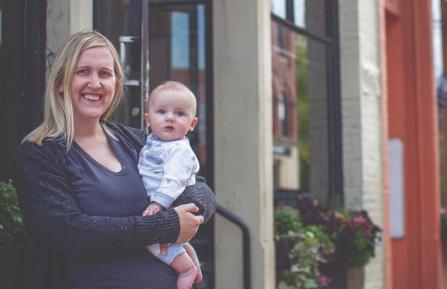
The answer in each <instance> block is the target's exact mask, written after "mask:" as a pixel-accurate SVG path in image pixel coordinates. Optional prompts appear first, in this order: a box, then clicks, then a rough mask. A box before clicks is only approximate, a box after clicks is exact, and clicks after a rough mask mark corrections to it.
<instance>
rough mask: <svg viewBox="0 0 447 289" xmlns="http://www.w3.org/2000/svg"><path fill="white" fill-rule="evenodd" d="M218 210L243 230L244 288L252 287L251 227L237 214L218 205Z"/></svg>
mask: <svg viewBox="0 0 447 289" xmlns="http://www.w3.org/2000/svg"><path fill="white" fill-rule="evenodd" d="M216 212H217V213H219V214H220V215H221V216H222V217H224V218H225V219H227V220H228V221H230V222H231V223H233V224H235V225H237V226H238V227H239V228H240V229H241V231H242V243H243V245H242V246H243V250H242V251H243V265H244V276H243V278H244V289H251V254H250V249H251V248H250V229H249V228H248V226H247V224H245V222H244V221H242V219H241V218H239V217H238V216H237V215H236V214H234V213H233V212H231V211H229V210H227V209H225V208H224V207H222V206H221V205H217V209H216Z"/></svg>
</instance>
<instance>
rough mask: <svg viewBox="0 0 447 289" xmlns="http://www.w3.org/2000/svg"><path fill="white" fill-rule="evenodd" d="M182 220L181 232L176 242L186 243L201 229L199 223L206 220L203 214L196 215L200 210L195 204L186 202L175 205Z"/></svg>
mask: <svg viewBox="0 0 447 289" xmlns="http://www.w3.org/2000/svg"><path fill="white" fill-rule="evenodd" d="M174 210H175V211H176V212H177V215H178V218H179V221H180V233H179V236H178V239H177V241H176V243H186V242H188V241H189V240H191V239H192V237H194V235H195V234H196V233H197V230H198V229H199V225H200V224H202V223H203V222H204V219H203V216H195V215H194V213H197V212H198V211H199V208H198V207H197V206H196V205H195V204H193V203H190V204H185V205H180V206H178V207H175V208H174Z"/></svg>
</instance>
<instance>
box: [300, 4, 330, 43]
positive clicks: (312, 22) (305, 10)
mask: <svg viewBox="0 0 447 289" xmlns="http://www.w3.org/2000/svg"><path fill="white" fill-rule="evenodd" d="M325 6H326V0H293V15H294V20H293V23H294V24H295V25H296V26H298V27H302V28H305V29H308V30H309V31H311V32H313V33H316V34H319V35H325V34H326V13H325V11H326V9H325Z"/></svg>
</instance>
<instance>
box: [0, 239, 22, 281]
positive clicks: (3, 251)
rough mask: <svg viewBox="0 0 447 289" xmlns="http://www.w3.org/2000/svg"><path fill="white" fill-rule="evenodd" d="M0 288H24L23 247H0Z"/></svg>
mask: <svg viewBox="0 0 447 289" xmlns="http://www.w3.org/2000/svg"><path fill="white" fill-rule="evenodd" d="M0 288H1V289H23V288H25V247H24V246H6V247H1V246H0Z"/></svg>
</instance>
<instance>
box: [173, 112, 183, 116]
mask: <svg viewBox="0 0 447 289" xmlns="http://www.w3.org/2000/svg"><path fill="white" fill-rule="evenodd" d="M175 115H176V116H184V115H185V113H184V112H183V111H176V112H175Z"/></svg>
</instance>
